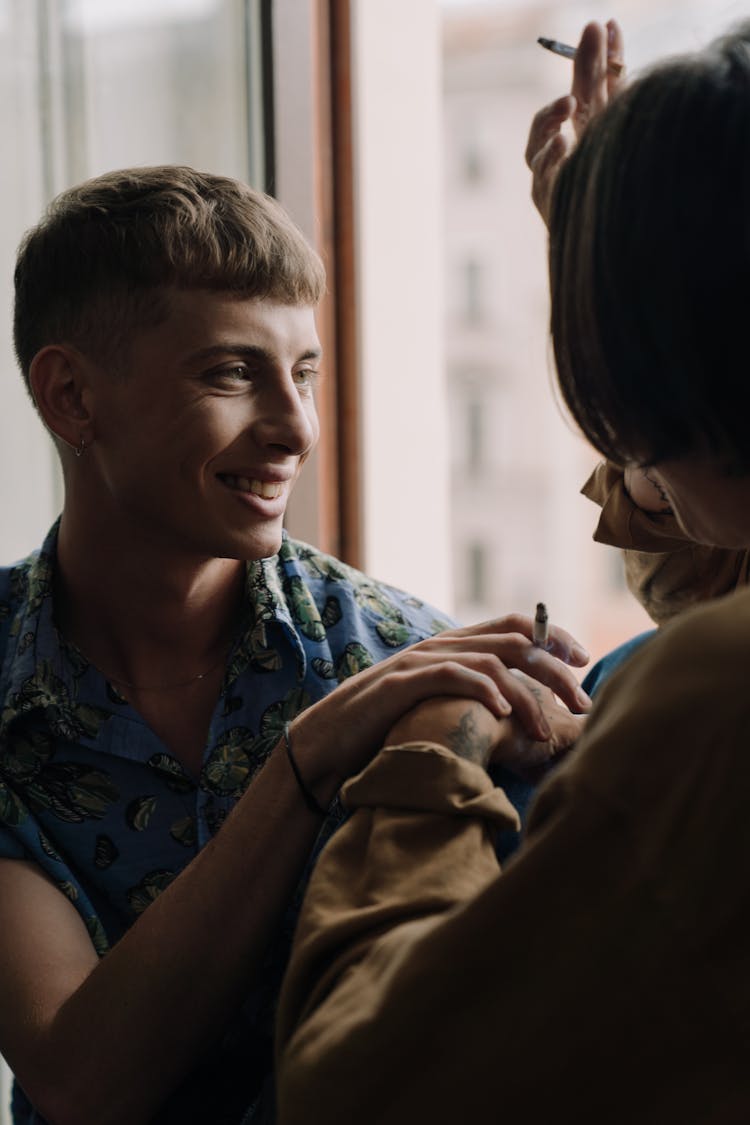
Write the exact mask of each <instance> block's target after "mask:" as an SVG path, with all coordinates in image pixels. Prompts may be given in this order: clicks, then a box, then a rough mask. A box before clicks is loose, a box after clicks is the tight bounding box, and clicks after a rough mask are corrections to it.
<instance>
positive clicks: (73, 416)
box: [29, 344, 94, 449]
mask: <svg viewBox="0 0 750 1125" xmlns="http://www.w3.org/2000/svg"><path fill="white" fill-rule="evenodd" d="M29 384H30V386H31V393H32V394H33V396H34V402H35V403H36V407H37V410H38V411H39V413H40V415H41V417H42V420H43V422H44V424H45V425H46V426H47V428H48V429H49V430H50V431H51V432H52V434H54V436H55V437H57V438H59V439H60V440H61V441H63V442H65V444H66V445H68V446H70V448H71V449H77V448H79V447H80V446H81V443H82V442H84V443H85V444H86V445H90V444H91V442H92V441H93V421H94V420H93V415H92V410H91V405H92V403H91V396H90V394H89V387H88V380H87V378H86V361H85V359H84V357H83V356H82V355H81V353H80V352H78V351H76V349H75V348H70V347H67V346H65V345H63V344H50V345H49V346H48V347H46V348H42V349H41V351H38V352H37V353H36V355H35V356H34V358H33V360H32V361H31V367H30V368H29Z"/></svg>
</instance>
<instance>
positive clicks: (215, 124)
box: [0, 0, 267, 562]
mask: <svg viewBox="0 0 750 1125" xmlns="http://www.w3.org/2000/svg"><path fill="white" fill-rule="evenodd" d="M260 9H261V0H247V2H246V0H37V2H36V3H33V4H32V3H29V2H28V0H0V62H1V64H2V68H1V69H2V73H1V74H0V94H1V95H2V96H0V124H1V126H2V130H3V140H4V154H5V158H4V160H3V162H2V167H0V192H1V193H2V196H1V197H2V201H3V206H2V210H0V297H1V298H2V306H3V308H4V309H5V315H4V316H2V317H0V393H1V394H2V403H3V409H2V411H0V480H2V482H3V485H2V516H3V518H2V521H0V557H1V558H2V560H3V562H8V561H10V560H11V559H15V558H19V557H20V556H21V555H23V554H25V553H26V552H27V551H29V550H31V549H32V548H33V547H35V546H37V545H38V544H39V542H40V540H41V538H42V537H43V535H44V533H45V530H46V528H47V527H48V526H49V524H50V522H51V521H52V519H53V518H54V516H55V514H56V512H57V511H58V509H59V504H60V499H61V496H60V486H59V479H58V475H57V463H56V457H55V455H54V452H53V450H52V446H51V442H49V440H48V438H47V435H46V434H45V433H44V431H43V428H42V426H41V424H40V423H39V421H38V419H37V418H36V416H35V414H34V411H33V408H32V407H31V405H30V403H29V401H28V398H27V396H26V393H25V390H24V388H23V384H22V381H21V378H20V376H19V374H18V371H17V369H16V365H15V361H14V358H13V348H12V339H11V315H10V310H11V307H12V274H13V261H14V256H15V251H16V247H17V245H18V242H19V240H20V238H21V235H22V234H23V231H24V230H25V229H26V228H27V227H29V226H30V225H32V224H33V223H34V222H36V221H37V219H38V218H39V216H40V214H41V211H42V209H43V207H44V206H45V204H46V203H47V202H48V201H49V200H50V199H51V198H52V197H53V196H54V195H56V194H57V193H58V192H59V191H61V190H63V189H64V188H66V187H68V186H70V185H72V184H74V183H77V182H79V181H81V180H83V179H86V178H87V177H89V176H92V175H96V174H98V173H101V172H104V171H107V170H110V169H113V168H121V167H125V166H128V165H139V164H167V163H185V164H191V165H193V166H195V167H198V168H206V169H210V170H211V171H213V172H218V173H223V174H226V175H230V176H236V177H238V178H241V179H244V180H247V181H249V182H250V183H252V184H254V185H255V186H258V187H261V188H263V187H264V186H265V183H266V178H267V169H266V166H265V164H266V161H265V154H266V151H267V148H266V143H265V141H266V138H265V136H264V129H263V124H264V107H263V104H262V91H263V78H262V75H261V73H260V69H261V48H260V44H261V41H262V37H261V28H260ZM11 481H12V486H11V484H10V482H11Z"/></svg>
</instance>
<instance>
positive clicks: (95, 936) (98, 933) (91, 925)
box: [86, 914, 109, 957]
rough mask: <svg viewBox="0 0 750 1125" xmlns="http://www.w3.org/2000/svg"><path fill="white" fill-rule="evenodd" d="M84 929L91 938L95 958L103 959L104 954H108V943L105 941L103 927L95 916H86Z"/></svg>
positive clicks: (105, 935) (105, 936)
mask: <svg viewBox="0 0 750 1125" xmlns="http://www.w3.org/2000/svg"><path fill="white" fill-rule="evenodd" d="M86 929H87V930H88V932H89V937H90V938H91V944H92V945H93V947H94V949H95V950H96V955H97V957H103V956H104V954H105V953H109V942H108V941H107V934H106V933H105V930H104V926H103V925H102V924H101V922H100V921H99V919H98V918H97V916H96V914H87V915H86Z"/></svg>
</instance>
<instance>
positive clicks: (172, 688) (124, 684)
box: [102, 649, 227, 691]
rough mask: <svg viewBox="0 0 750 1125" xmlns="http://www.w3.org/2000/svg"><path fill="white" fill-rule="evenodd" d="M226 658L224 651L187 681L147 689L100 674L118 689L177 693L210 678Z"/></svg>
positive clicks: (128, 681)
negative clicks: (182, 688)
mask: <svg viewBox="0 0 750 1125" xmlns="http://www.w3.org/2000/svg"><path fill="white" fill-rule="evenodd" d="M226 658H227V653H226V649H224V650H223V651H222V654H221V656H220V657H219V659H218V660H215V661H214V663H213V664H212V665H211V666H210V668H206V669H205V670H204V671H203V672H198V673H197V674H196V675H195V676H190V677H189V679H187V680H178V681H177V682H176V683H169V684H153V685H149V686H148V687H147V686H145V685H144V684H134V683H132V682H131V681H130V680H123V679H121V678H120V677H119V676H110V674H109V673H108V672H102V675H103V676H104V678H105V680H109V682H110V683H112V684H119V686H120V687H126V688H130V689H131V691H177V689H178V688H181V687H189V685H190V684H195V683H197V682H198V680H205V678H206V676H210V674H211V673H212V672H214V671H215V670H216V669H217V668H218V667H219V665H220V664H223V663H224V662H225V660H226Z"/></svg>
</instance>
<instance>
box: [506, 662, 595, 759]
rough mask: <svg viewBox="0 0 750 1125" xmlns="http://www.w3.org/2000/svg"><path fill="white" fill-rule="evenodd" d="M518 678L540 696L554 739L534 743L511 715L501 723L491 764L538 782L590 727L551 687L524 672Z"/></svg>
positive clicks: (515, 672) (538, 699)
mask: <svg viewBox="0 0 750 1125" xmlns="http://www.w3.org/2000/svg"><path fill="white" fill-rule="evenodd" d="M514 675H516V676H518V678H519V679H522V680H523V681H524V682H525V683H526V686H527V687H528V689H529V691H530V692H531V693H532V695H534V696H535V697H536V699H537V701H538V703H539V707H540V709H541V711H542V714H543V715H544V717H545V719H546V720H547V725H548V727H549V730H550V736H549V738H547V739H543V740H534V739H533V738H531V737H530V736H529V734H528V732H527V731H526V730H524V728H523V727H522V726H521V724H520V723H519V722H518V720H517V719H516V718H515V716H514V715H510V716H508V718H507V719H503V720H502V722H500V723H498V737H497V740H496V742H495V745H494V747H493V750H492V754H491V758H490V761H491V762H494V763H495V764H497V765H502V766H505V768H506V769H509V770H510V771H511V773H515V774H517V775H518V776H519V777H523V778H526V779H528V780H535V779H536V776H537V775H538V774H539V773H540V772H543V771H544V769H546V767H547V766H550V765H551V764H552V763H553V762H554V761H556V760H558V759H559V758H562V757H564V755H565V754H567V753H568V751H569V750H572V748H573V746H574V745H575V742H576V739H577V738H578V737H579V736H580V734H581V733H582V731H583V728H584V726H585V725H586V716H585V715H574V714H573V713H572V712H571V711H569V710H568V708H567V707H565V706H563V704H561V703H560V702H559V700H558V699H556V698H555V695H554V693H553V692H551V691H550V689H549V688H548V687H545V685H544V684H540V683H538V682H537V681H536V680H532V679H530V678H529V677H528V676H526V675H525V674H524V673H523V672H519V671H514Z"/></svg>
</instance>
